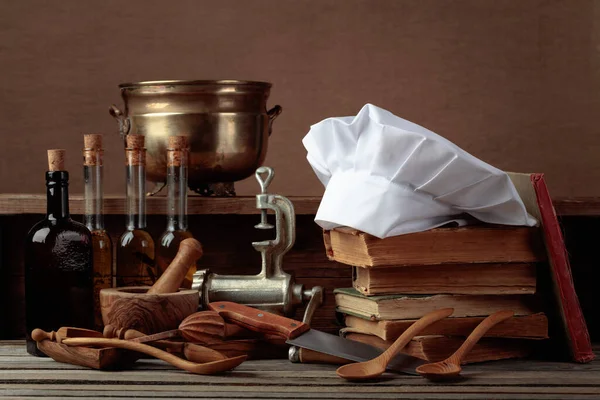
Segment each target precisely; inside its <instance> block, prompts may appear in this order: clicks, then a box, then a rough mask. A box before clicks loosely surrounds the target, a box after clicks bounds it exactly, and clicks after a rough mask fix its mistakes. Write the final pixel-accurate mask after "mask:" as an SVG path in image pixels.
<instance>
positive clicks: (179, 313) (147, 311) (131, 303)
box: [100, 286, 200, 335]
mask: <svg viewBox="0 0 600 400" xmlns="http://www.w3.org/2000/svg"><path fill="white" fill-rule="evenodd" d="M148 289H150V287H146V286H134V287H122V288H115V289H102V290H101V291H100V306H101V311H102V321H103V322H104V325H109V324H110V325H113V326H115V327H117V328H126V329H135V330H138V331H140V332H143V333H145V334H147V335H150V334H153V333H158V332H163V331H168V330H171V329H177V327H178V326H179V324H180V323H181V321H183V319H184V318H185V317H187V316H188V315H190V314H192V313H194V312H196V311H197V310H198V303H199V300H200V297H199V294H198V291H197V290H192V289H181V290H180V291H179V292H175V293H165V294H146V292H147V291H148Z"/></svg>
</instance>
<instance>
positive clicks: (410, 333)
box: [336, 308, 454, 380]
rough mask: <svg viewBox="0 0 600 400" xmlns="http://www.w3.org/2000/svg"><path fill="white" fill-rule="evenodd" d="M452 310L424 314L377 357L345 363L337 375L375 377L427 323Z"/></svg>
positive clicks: (355, 378) (360, 377) (440, 317)
mask: <svg viewBox="0 0 600 400" xmlns="http://www.w3.org/2000/svg"><path fill="white" fill-rule="evenodd" d="M453 312H454V309H453V308H443V309H441V310H435V311H432V312H430V313H428V314H425V316H423V317H422V318H421V319H419V320H418V321H416V322H415V323H414V324H412V325H411V326H410V327H409V328H408V329H407V330H406V331H404V333H403V334H402V335H401V336H400V337H399V338H398V339H396V341H395V342H394V343H393V344H392V345H391V346H390V347H389V348H388V349H387V350H386V351H385V352H383V353H381V354H380V355H379V356H378V357H376V358H374V359H372V360H369V361H365V362H360V363H353V364H346V365H343V366H341V367H339V368H338V369H337V371H336V372H337V374H338V376H340V377H342V378H344V379H349V380H363V379H372V378H376V377H378V376H379V375H381V374H383V373H384V372H385V369H386V367H387V365H388V363H389V362H390V360H391V359H392V358H394V356H395V355H396V354H398V352H400V350H402V349H403V348H404V346H406V345H407V344H408V342H410V341H411V339H412V338H413V337H414V336H416V335H418V334H419V332H421V331H422V330H423V329H425V328H427V327H428V326H429V325H431V324H433V323H434V322H437V321H439V320H441V319H444V318H446V317H448V316H450V315H451V314H452V313H453Z"/></svg>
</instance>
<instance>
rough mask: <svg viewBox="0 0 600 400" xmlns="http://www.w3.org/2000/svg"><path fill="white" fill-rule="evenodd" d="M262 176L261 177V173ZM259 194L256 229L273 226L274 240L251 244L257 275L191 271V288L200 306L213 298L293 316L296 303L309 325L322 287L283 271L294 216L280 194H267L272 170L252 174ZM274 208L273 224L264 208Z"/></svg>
mask: <svg viewBox="0 0 600 400" xmlns="http://www.w3.org/2000/svg"><path fill="white" fill-rule="evenodd" d="M265 173H266V178H265V179H264V180H263V174H265ZM255 176H256V179H257V180H258V183H259V184H260V188H261V193H260V194H257V195H256V208H258V209H259V210H261V221H260V223H259V224H257V225H255V228H257V229H272V228H275V232H276V236H275V239H272V240H265V241H262V242H253V243H252V246H254V248H255V249H256V250H257V251H260V253H261V256H262V266H261V271H260V273H259V274H258V275H219V274H215V273H214V272H210V271H209V270H207V269H205V270H199V271H197V272H196V273H195V274H194V280H193V284H192V288H193V289H197V290H198V291H199V293H200V307H201V308H203V309H205V308H206V306H207V304H208V303H210V302H214V301H232V302H235V303H239V304H246V305H248V306H251V307H256V308H259V309H263V310H266V311H269V312H273V313H276V314H283V315H285V316H289V317H293V316H294V314H295V312H296V309H297V307H298V306H300V305H306V311H305V312H304V318H303V320H302V322H304V323H306V324H310V322H311V320H312V316H313V314H314V312H315V310H316V309H317V308H318V307H319V306H320V305H321V304H322V302H323V288H322V287H320V286H315V287H313V288H312V289H309V290H305V289H304V285H302V284H299V283H295V281H294V278H293V277H292V276H291V275H290V274H288V273H286V272H284V271H283V266H282V264H283V256H284V255H285V253H287V252H288V251H289V250H290V249H291V248H292V246H293V245H294V242H295V240H296V215H295V213H294V205H293V204H292V202H291V201H290V200H289V199H287V198H286V197H284V196H280V195H278V194H270V193H267V188H268V187H269V184H270V183H271V181H272V180H273V176H274V171H273V169H271V168H269V167H260V168H258V169H257V170H256V173H255ZM269 209H271V210H274V211H275V226H273V225H271V224H269V223H268V222H267V210H269Z"/></svg>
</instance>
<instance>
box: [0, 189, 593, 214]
mask: <svg viewBox="0 0 600 400" xmlns="http://www.w3.org/2000/svg"><path fill="white" fill-rule="evenodd" d="M288 198H289V199H290V200H291V201H292V202H293V203H294V208H295V210H296V214H297V215H314V214H316V213H317V209H318V208H319V203H320V202H321V198H320V197H316V196H290V197H288ZM553 203H554V208H555V210H556V214H557V215H559V216H600V197H575V198H557V199H555V200H554V201H553ZM69 207H70V210H71V213H72V214H82V213H83V209H84V204H83V196H81V195H73V196H71V199H70V204H69ZM166 207H167V198H166V197H165V196H155V197H148V199H147V203H146V208H147V213H148V214H149V215H162V214H164V213H165V210H166ZM45 212H46V195H44V194H11V193H5V194H0V215H18V214H44V213H45ZM104 213H105V214H107V215H123V214H124V213H125V198H124V197H123V196H106V198H105V201H104ZM258 213H259V210H257V209H256V198H255V197H254V196H238V197H202V196H190V197H189V200H188V214H189V215H208V214H237V215H246V214H258Z"/></svg>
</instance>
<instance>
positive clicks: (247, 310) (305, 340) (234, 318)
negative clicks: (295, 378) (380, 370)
mask: <svg viewBox="0 0 600 400" xmlns="http://www.w3.org/2000/svg"><path fill="white" fill-rule="evenodd" d="M208 308H209V309H211V310H213V311H216V312H218V313H219V314H220V315H221V316H222V317H223V319H225V320H226V321H230V322H233V323H236V324H238V325H240V326H243V327H244V328H247V329H250V330H252V331H255V332H261V333H265V334H272V335H277V336H281V337H283V338H285V339H286V343H288V344H291V345H294V346H298V347H302V348H305V349H309V350H313V351H317V352H319V353H325V354H329V355H333V356H336V357H340V358H344V359H347V360H351V361H358V362H362V361H368V360H371V359H373V358H375V357H377V356H379V355H380V354H381V353H383V352H384V350H381V349H378V348H377V347H374V346H370V345H368V344H365V343H360V342H356V341H352V340H348V339H344V338H342V337H339V336H336V335H332V334H329V333H325V332H321V331H318V330H315V329H311V328H310V327H309V326H308V325H307V324H304V323H302V322H300V321H296V320H293V319H290V318H286V317H282V316H280V315H276V314H271V313H269V312H266V311H263V310H258V309H256V308H252V307H248V306H245V305H242V304H237V303H232V302H228V301H218V302H213V303H210V304H208ZM426 363H427V361H425V360H421V359H420V358H417V357H413V356H409V355H407V354H399V355H397V356H396V357H394V359H392V361H390V363H389V364H388V366H387V369H389V370H392V371H397V372H403V373H406V374H409V375H418V374H417V373H416V372H415V369H416V368H417V367H418V366H419V365H422V364H426Z"/></svg>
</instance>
